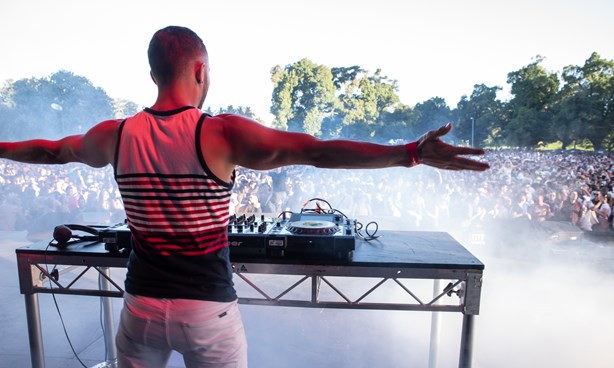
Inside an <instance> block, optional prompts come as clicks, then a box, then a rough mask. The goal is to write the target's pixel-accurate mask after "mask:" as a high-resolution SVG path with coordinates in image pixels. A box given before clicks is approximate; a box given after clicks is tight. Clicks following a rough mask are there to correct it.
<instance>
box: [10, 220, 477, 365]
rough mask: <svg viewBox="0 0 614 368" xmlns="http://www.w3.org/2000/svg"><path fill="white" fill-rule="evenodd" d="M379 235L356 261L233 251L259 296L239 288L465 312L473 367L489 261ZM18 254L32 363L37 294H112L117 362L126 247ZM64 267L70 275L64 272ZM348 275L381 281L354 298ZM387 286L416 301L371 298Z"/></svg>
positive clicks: (38, 351) (38, 357)
mask: <svg viewBox="0 0 614 368" xmlns="http://www.w3.org/2000/svg"><path fill="white" fill-rule="evenodd" d="M378 234H380V235H381V237H380V238H378V239H376V240H372V241H369V242H367V241H364V240H361V239H357V241H356V249H355V251H354V252H353V255H352V257H351V259H349V260H324V261H323V260H313V259H302V260H292V259H285V258H257V257H251V258H246V257H245V256H243V257H242V258H238V257H235V256H233V255H232V254H233V252H232V248H231V261H232V263H233V269H234V272H235V277H236V280H235V282H238V281H240V280H242V281H244V282H245V284H246V285H248V286H249V287H250V288H252V289H253V290H252V291H254V293H255V296H254V295H252V296H249V297H248V296H242V295H241V293H240V292H239V302H240V303H243V304H257V305H271V306H288V307H317V308H345V309H376V310H408V311H412V310H415V311H419V310H420V311H431V312H460V313H462V314H463V325H462V332H461V334H462V336H461V344H460V345H461V346H460V354H459V367H461V368H465V367H470V366H471V354H472V339H473V318H474V316H475V315H477V314H479V309H480V295H481V288H482V274H483V270H484V264H483V263H482V262H480V261H479V260H478V259H477V258H476V257H475V256H473V255H472V254H471V253H470V252H469V251H467V250H466V249H465V248H464V247H463V246H462V245H460V244H459V243H458V242H457V241H456V240H454V239H453V238H452V237H451V236H450V235H448V234H447V233H443V232H420V231H411V232H408V231H380V232H379V233H378ZM16 254H17V265H18V271H19V284H20V291H21V293H22V294H24V296H25V303H26V314H27V322H28V335H29V339H30V353H31V359H32V367H34V368H42V367H44V365H45V362H44V351H43V342H42V331H41V323H40V312H39V305H38V295H37V294H38V293H56V294H75V295H90V296H101V297H106V298H103V300H104V303H103V314H104V316H105V320H104V324H105V328H104V334H105V336H104V338H105V341H106V346H107V347H109V352H108V357H109V360H107V364H108V366H114V365H115V359H116V356H117V354H116V351H115V344H114V334H115V333H114V327H113V310H112V303H111V299H110V298H109V297H121V296H122V294H123V281H120V282H116V281H114V280H113V279H112V278H111V276H110V275H111V273H110V269H111V268H125V267H126V259H127V256H128V255H127V254H126V253H125V252H108V251H106V250H105V246H104V244H102V243H98V242H82V243H76V244H72V245H69V246H68V247H67V248H66V249H58V248H56V247H53V246H47V244H40V243H38V244H33V245H30V246H26V247H22V248H19V249H17V250H16ZM48 265H56V267H57V265H62V266H64V267H66V268H65V269H63V270H60V271H59V272H58V271H57V270H56V271H53V270H49V266H48ZM67 270H68V271H67ZM62 272H65V273H67V274H68V275H71V276H67V277H64V276H62V277H60V276H59V275H60V273H62ZM88 273H94V274H96V275H97V276H98V278H99V280H100V282H99V283H98V284H97V285H95V287H94V286H93V285H90V286H92V287H88V285H86V286H85V287H84V286H83V285H82V284H83V283H82V282H79V280H80V279H82V278H83V277H84V275H86V274H88ZM261 274H265V275H269V276H272V277H275V276H276V275H277V276H278V277H284V276H288V275H294V276H298V277H299V278H298V281H296V282H293V283H292V284H291V285H289V286H288V287H287V288H286V289H284V291H283V292H281V293H279V294H277V295H274V296H271V295H268V293H267V292H266V291H264V289H265V288H264V287H263V286H261V285H259V282H261V280H260V279H259V275H261ZM65 278H67V280H64V279H65ZM348 278H375V279H378V280H379V281H378V282H377V283H376V284H375V285H374V286H373V287H372V288H370V289H369V290H368V291H366V292H365V293H364V294H362V295H361V296H360V297H358V298H355V299H350V298H349V297H348V296H346V294H345V293H344V292H343V290H342V289H343V279H348ZM409 279H426V280H433V281H434V282H435V283H434V289H433V295H432V298H430V296H429V298H428V300H422V299H425V298H420V297H418V296H417V293H415V292H413V291H412V290H411V289H410V288H409V287H408V286H407V285H406V283H404V281H407V280H409ZM444 280H445V281H447V282H448V283H447V285H446V286H445V287H443V288H440V287H439V285H440V282H441V281H444ZM304 283H310V285H309V287H310V295H309V296H308V297H306V298H298V299H297V298H296V297H293V298H290V295H293V296H294V294H296V293H291V291H293V290H296V289H297V287H298V286H299V285H303V284H304ZM322 283H324V284H325V285H327V287H328V290H333V291H334V293H335V295H336V298H333V299H331V298H329V299H326V298H323V297H322V295H321V293H320V291H321V286H322ZM385 283H386V284H389V283H393V284H394V285H396V286H398V287H399V288H400V289H401V290H403V292H404V293H406V294H407V295H408V296H409V297H408V298H407V299H409V301H405V300H404V301H402V302H390V301H381V302H379V301H378V302H367V301H366V300H365V299H371V298H372V297H373V296H374V295H375V294H374V293H373V291H375V290H376V289H378V288H381V287H382V285H384V284H385ZM85 284H87V283H85ZM254 293H252V294H254ZM367 296H369V298H367ZM450 297H451V298H450ZM450 299H451V300H450ZM431 338H432V336H431ZM431 343H432V342H431ZM431 348H432V347H431Z"/></svg>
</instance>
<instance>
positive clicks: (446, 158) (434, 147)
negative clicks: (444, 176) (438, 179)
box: [418, 123, 490, 171]
mask: <svg viewBox="0 0 614 368" xmlns="http://www.w3.org/2000/svg"><path fill="white" fill-rule="evenodd" d="M450 130H452V124H450V123H448V124H446V125H444V126H442V127H441V128H439V129H435V130H431V131H429V132H427V133H425V134H424V135H423V136H422V137H420V138H419V139H418V152H419V156H420V163H422V164H425V165H429V166H433V167H436V168H439V169H446V170H474V171H484V170H487V169H488V168H490V165H489V164H488V163H486V162H480V161H477V160H472V159H470V158H466V157H462V156H463V155H483V154H484V150H483V149H480V148H471V147H460V146H453V145H450V144H447V143H445V142H444V141H442V140H441V139H440V138H441V137H442V136H444V135H446V134H448V133H449V132H450Z"/></svg>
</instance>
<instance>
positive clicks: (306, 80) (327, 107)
mask: <svg viewBox="0 0 614 368" xmlns="http://www.w3.org/2000/svg"><path fill="white" fill-rule="evenodd" d="M271 79H272V81H273V83H274V90H273V98H272V106H271V113H272V114H273V115H275V120H274V121H273V126H274V127H277V128H280V129H285V130H289V131H303V132H305V133H308V134H312V135H314V136H320V135H321V134H322V131H321V125H322V122H323V120H324V118H325V117H326V116H329V115H330V114H331V113H332V111H333V105H334V103H335V99H336V97H335V86H334V84H333V78H332V74H331V70H330V68H328V67H326V66H323V65H317V64H315V63H313V62H312V61H310V60H308V59H302V60H300V61H298V62H296V63H294V64H291V65H287V66H286V67H284V68H282V67H280V66H276V67H274V68H273V69H272V70H271Z"/></svg>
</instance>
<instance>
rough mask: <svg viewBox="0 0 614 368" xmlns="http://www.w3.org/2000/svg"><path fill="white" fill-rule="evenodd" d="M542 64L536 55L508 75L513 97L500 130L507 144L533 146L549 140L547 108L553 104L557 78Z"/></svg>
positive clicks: (549, 128)
mask: <svg viewBox="0 0 614 368" xmlns="http://www.w3.org/2000/svg"><path fill="white" fill-rule="evenodd" d="M542 61H543V58H542V57H541V56H537V57H536V58H535V61H534V62H532V63H531V64H529V65H527V66H525V67H523V68H521V69H520V70H517V71H515V72H511V73H509V74H508V75H507V83H509V84H511V85H512V88H511V93H512V95H513V97H512V99H511V100H510V102H509V103H508V111H509V112H510V119H509V122H508V123H507V124H506V126H505V127H504V131H503V134H504V137H505V139H506V141H507V143H508V144H511V145H514V146H520V147H532V146H535V145H536V144H537V143H538V142H539V141H544V142H545V141H549V140H552V135H551V131H552V129H551V125H552V112H551V111H550V109H551V107H552V104H553V103H554V102H555V101H556V96H557V92H558V89H559V79H558V76H557V75H556V73H550V72H548V71H546V70H545V69H544V68H543V67H542V66H541V65H540V64H541V62H542Z"/></svg>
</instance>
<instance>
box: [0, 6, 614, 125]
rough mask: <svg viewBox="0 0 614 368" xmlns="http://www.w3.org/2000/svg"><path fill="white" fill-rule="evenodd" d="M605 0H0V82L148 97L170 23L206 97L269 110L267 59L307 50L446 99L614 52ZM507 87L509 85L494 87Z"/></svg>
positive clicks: (413, 98) (292, 58) (452, 101)
mask: <svg viewBox="0 0 614 368" xmlns="http://www.w3.org/2000/svg"><path fill="white" fill-rule="evenodd" d="M613 15H614V1H611V0H558V1H544V0H542V1H539V0H494V1H493V0H491V1H487V0H484V1H480V0H456V1H454V0H439V1H437V0H435V1H433V0H424V1H410V0H406V1H402V0H369V1H367V0H295V1H292V0H260V1H258V0H217V1H206V0H200V1H196V0H194V1H187V0H184V1H170V0H165V1H158V0H148V1H147V0H142V1H139V0H122V1H116V0H105V1H97V0H94V1H91V0H90V1H81V0H77V1H69V0H59V1H44V0H43V1H37V0H19V1H10V0H0V35H1V36H0V83H3V82H4V81H5V80H7V79H13V80H16V79H21V78H28V77H37V78H39V77H44V76H48V75H49V74H51V73H53V72H55V71H57V70H59V69H66V70H70V71H72V72H74V73H76V74H78V75H82V76H85V77H86V78H88V79H90V80H91V81H92V82H93V83H94V84H95V85H96V86H99V87H102V88H103V89H104V90H105V91H106V92H107V93H108V94H109V96H110V97H112V98H125V99H129V100H132V101H134V102H136V103H138V104H141V105H151V104H152V103H153V102H154V100H155V92H156V91H155V86H154V85H153V83H152V82H151V80H150V79H149V67H148V64H147V55H146V50H147V45H148V43H149V40H150V38H151V36H152V35H153V33H154V32H155V31H156V30H158V29H160V28H163V27H165V26H167V25H171V24H173V25H183V26H187V27H189V28H191V29H193V30H194V31H195V32H196V33H198V34H199V35H200V36H201V38H203V40H204V41H205V44H206V45H207V48H208V50H209V58H210V62H211V73H212V85H211V89H210V92H209V97H208V99H207V102H205V106H206V107H207V106H209V107H212V108H213V109H217V108H219V107H223V106H227V105H234V106H250V107H251V108H252V109H253V110H254V111H255V112H256V114H257V115H258V116H260V117H262V118H264V119H265V120H270V115H269V108H270V101H271V94H272V82H271V81H270V70H271V68H272V67H273V66H275V65H287V64H291V63H293V62H296V61H298V60H300V59H302V58H304V57H306V58H309V59H311V60H312V61H314V62H316V63H319V64H323V65H326V66H328V67H337V66H352V65H359V66H361V67H363V68H365V69H367V70H369V71H371V72H374V71H375V69H377V68H381V69H382V70H383V73H384V75H387V76H388V77H389V78H392V79H396V80H398V82H399V87H400V89H399V95H400V97H401V101H402V102H403V103H406V104H409V105H415V104H416V103H419V102H422V101H424V100H427V99H429V98H431V97H435V96H439V97H443V98H445V99H446V101H447V103H448V105H450V106H451V107H455V106H456V103H457V102H458V101H459V99H460V97H461V96H462V95H468V94H470V93H471V91H472V90H473V85H474V84H478V83H484V84H486V85H488V86H494V85H499V86H502V87H504V88H505V89H507V84H506V78H507V73H509V72H511V71H514V70H518V69H520V68H521V67H523V66H525V65H527V64H529V63H530V62H531V60H532V58H533V57H534V56H536V55H542V56H545V57H546V61H545V63H544V66H545V67H546V68H548V69H549V70H551V71H560V70H561V69H562V68H563V67H564V66H565V65H570V64H574V65H582V64H584V61H585V60H586V59H587V58H588V57H589V56H590V54H591V53H592V52H593V51H596V52H598V53H599V54H600V55H601V56H602V57H604V58H607V59H614V42H612V35H614V21H613V19H614V18H613ZM502 97H503V98H504V99H507V97H506V96H502Z"/></svg>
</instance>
